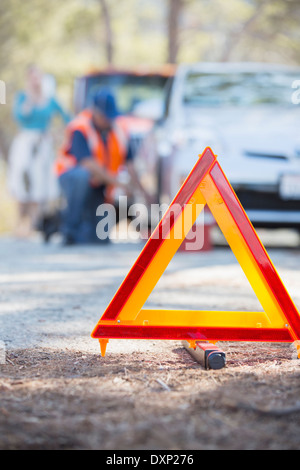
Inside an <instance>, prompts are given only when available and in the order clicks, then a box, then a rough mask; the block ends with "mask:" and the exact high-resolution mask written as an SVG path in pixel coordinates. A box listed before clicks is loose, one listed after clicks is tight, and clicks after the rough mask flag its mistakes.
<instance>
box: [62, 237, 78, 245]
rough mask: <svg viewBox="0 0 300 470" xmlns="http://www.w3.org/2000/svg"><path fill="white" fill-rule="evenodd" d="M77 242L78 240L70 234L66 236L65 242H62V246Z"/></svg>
mask: <svg viewBox="0 0 300 470" xmlns="http://www.w3.org/2000/svg"><path fill="white" fill-rule="evenodd" d="M75 244H76V242H75V240H74V238H73V237H71V236H70V235H67V236H66V237H65V238H64V240H63V242H62V246H71V245H75Z"/></svg>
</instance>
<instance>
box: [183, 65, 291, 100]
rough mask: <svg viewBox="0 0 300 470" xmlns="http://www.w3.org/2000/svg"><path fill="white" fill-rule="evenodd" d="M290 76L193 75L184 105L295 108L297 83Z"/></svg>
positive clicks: (265, 74)
mask: <svg viewBox="0 0 300 470" xmlns="http://www.w3.org/2000/svg"><path fill="white" fill-rule="evenodd" d="M299 79H300V74H296V73H295V72H294V73H287V72H236V73H189V74H187V76H186V79H185V83H184V95H183V101H184V103H185V104H187V105H192V106H254V105H284V106H286V105H291V104H292V93H293V92H294V89H293V88H292V85H293V83H295V81H296V80H299Z"/></svg>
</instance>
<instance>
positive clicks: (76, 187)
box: [59, 166, 108, 243]
mask: <svg viewBox="0 0 300 470" xmlns="http://www.w3.org/2000/svg"><path fill="white" fill-rule="evenodd" d="M59 182H60V185H61V188H62V192H63V196H64V197H65V199H66V208H65V209H63V211H62V222H61V232H62V234H63V235H64V236H65V237H66V238H69V239H72V241H73V242H74V243H97V242H98V243H100V242H101V241H102V240H99V238H98V237H97V235H96V226H97V223H98V222H99V220H101V218H99V217H96V209H97V207H98V206H99V205H100V204H103V202H104V188H103V187H97V188H94V187H92V186H91V185H90V173H89V172H88V171H87V170H86V169H85V168H83V167H81V166H77V167H75V168H73V169H72V170H69V171H67V172H66V173H64V174H62V175H61V176H60V178H59ZM107 241H108V239H107ZM102 242H103V241H102Z"/></svg>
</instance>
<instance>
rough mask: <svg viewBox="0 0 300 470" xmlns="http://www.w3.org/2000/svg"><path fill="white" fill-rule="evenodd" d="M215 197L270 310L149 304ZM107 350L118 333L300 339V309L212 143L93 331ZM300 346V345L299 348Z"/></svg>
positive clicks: (223, 225) (218, 215) (219, 215)
mask: <svg viewBox="0 0 300 470" xmlns="http://www.w3.org/2000/svg"><path fill="white" fill-rule="evenodd" d="M206 204H207V206H208V207H209V209H210V211H211V213H212V215H213V216H214V218H215V220H216V222H217V223H218V225H219V227H220V229H221V231H222V233H223V235H224V236H225V238H226V240H227V242H228V244H229V246H230V247H231V249H232V251H233V253H234V254H235V256H236V258H237V260H238V262H239V264H240V266H241V268H242V269H243V271H244V273H245V274H246V276H247V278H248V280H249V282H250V284H251V286H252V289H253V290H254V292H255V294H256V296H257V298H258V300H259V301H260V304H261V306H262V308H263V311H262V312H231V311H202V310H196V311H195V310H161V309H143V306H144V304H145V302H146V300H147V299H148V297H149V295H150V294H151V292H152V290H153V289H154V287H155V285H156V284H157V282H158V280H159V279H160V277H161V276H162V274H163V273H164V271H165V269H166V268H167V266H168V264H169V263H170V261H171V259H172V258H173V256H174V255H175V253H176V251H177V250H178V248H179V247H180V245H181V243H182V242H183V240H184V238H185V236H186V234H187V233H188V232H189V231H190V229H191V228H192V226H193V224H194V223H195V221H196V219H197V217H198V216H199V214H200V213H201V211H202V210H203V208H204V206H205V205H206ZM92 337H93V338H98V339H99V341H100V345H101V353H102V355H104V354H105V350H106V345H107V342H108V340H109V339H110V338H118V339H162V340H167V339H170V340H185V341H189V342H190V343H191V344H192V342H194V341H212V342H216V341H263V342H294V341H296V345H297V348H298V351H299V344H300V343H299V340H300V316H299V312H298V310H297V308H296V307H295V305H294V303H293V301H292V300H291V298H290V296H289V294H288V292H287V290H286V288H285V286H284V285H283V283H282V281H281V279H280V277H279V275H278V273H277V272H276V269H275V268H274V266H273V264H272V262H271V260H270V258H269V256H268V254H267V252H266V250H265V248H264V246H263V245H262V243H261V241H260V240H259V238H258V236H257V234H256V232H255V230H254V228H253V226H252V224H251V222H250V220H249V219H248V217H247V215H246V213H245V211H244V209H243V207H242V206H241V203H240V202H239V200H238V198H237V196H236V194H235V192H234V191H233V189H232V187H231V185H230V183H229V182H228V180H227V178H226V176H225V175H224V173H223V171H222V168H221V167H220V164H219V163H218V161H217V159H216V156H215V155H214V154H213V152H212V150H211V149H210V148H206V149H205V151H204V152H203V154H202V155H201V157H200V158H199V160H198V161H197V163H196V164H195V166H194V168H193V169H192V171H191V173H190V174H189V176H188V177H187V178H186V180H185V182H184V183H183V185H182V187H181V188H180V190H179V192H178V193H177V195H176V197H175V198H174V200H173V202H172V203H171V204H170V206H169V208H168V210H167V211H166V213H165V214H164V216H163V218H162V219H161V221H160V223H159V224H158V226H157V227H156V229H155V230H154V231H153V233H152V235H151V237H150V238H149V240H148V241H147V243H146V244H145V246H144V248H143V250H142V251H141V253H140V255H139V257H138V258H137V260H136V262H135V263H134V265H133V266H132V268H131V270H130V271H129V273H128V275H127V276H126V278H125V279H124V281H123V283H122V284H121V286H120V287H119V289H118V291H117V292H116V294H115V296H114V297H113V299H112V300H111V302H110V304H109V305H108V307H107V309H106V311H105V312H104V314H103V315H102V317H101V319H100V320H99V322H98V324H97V325H96V327H95V328H94V331H93V332H92ZM299 352H300V351H299Z"/></svg>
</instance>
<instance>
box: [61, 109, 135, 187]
mask: <svg viewBox="0 0 300 470" xmlns="http://www.w3.org/2000/svg"><path fill="white" fill-rule="evenodd" d="M75 131H80V132H81V133H82V134H83V135H84V137H85V138H86V140H87V143H88V146H89V148H90V150H91V156H92V157H93V158H95V160H96V161H98V162H99V164H100V165H101V166H104V167H105V168H106V169H107V170H108V171H110V172H111V173H112V174H117V173H118V171H119V169H120V167H121V166H122V165H123V164H124V162H125V154H126V139H125V135H124V133H123V131H122V129H120V128H119V127H117V126H115V127H114V128H113V129H112V130H111V131H110V132H109V134H108V137H107V145H105V144H104V143H103V140H102V139H101V136H100V135H99V133H98V132H97V131H96V129H95V128H94V126H93V123H92V112H91V111H90V110H84V111H82V112H81V113H79V114H78V116H76V117H75V119H73V121H71V122H70V123H69V124H68V126H67V127H66V131H65V141H64V144H63V145H62V148H61V149H60V151H59V154H58V157H57V159H56V162H55V172H56V175H57V176H61V175H62V174H63V173H65V172H66V171H69V170H71V169H72V168H74V167H75V166H76V165H77V160H76V158H75V156H74V155H72V154H71V153H70V150H71V145H72V138H73V134H74V132H75ZM112 189H113V188H107V191H106V192H107V194H111V192H112Z"/></svg>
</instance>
